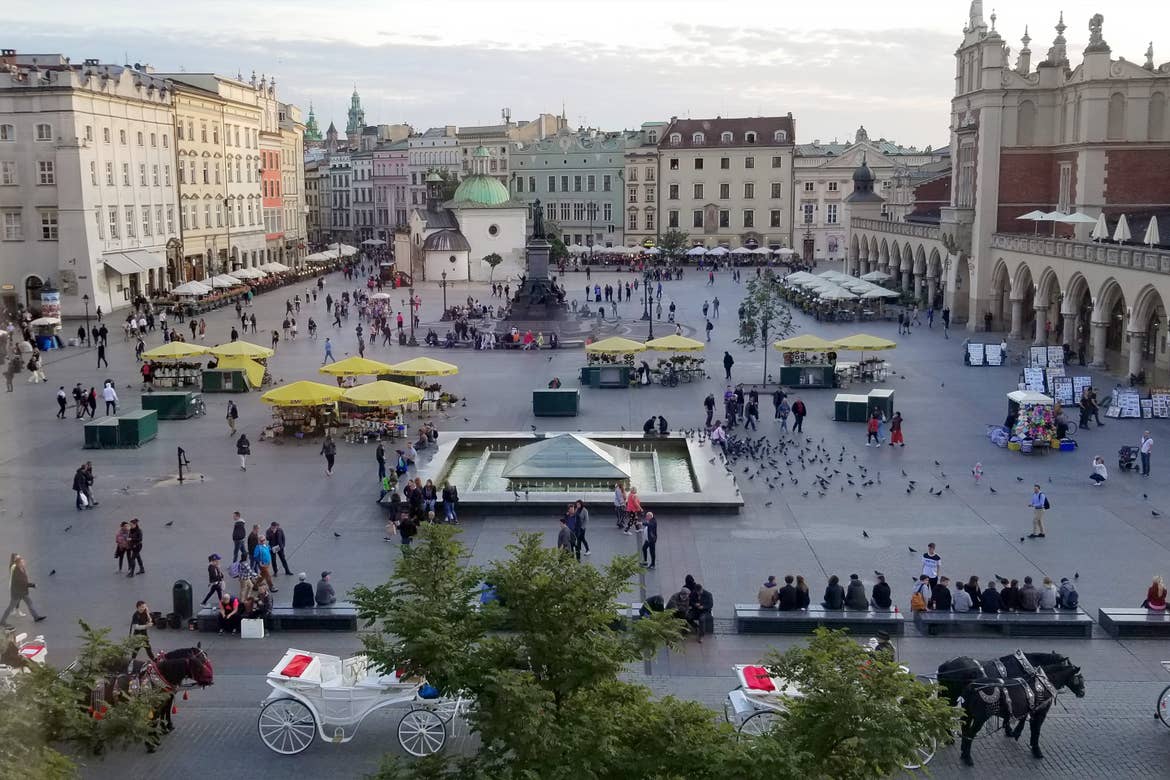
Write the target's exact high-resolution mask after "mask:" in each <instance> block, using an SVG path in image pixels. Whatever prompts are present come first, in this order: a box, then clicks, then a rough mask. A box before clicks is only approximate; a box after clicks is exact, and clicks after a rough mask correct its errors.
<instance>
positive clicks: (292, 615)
mask: <svg viewBox="0 0 1170 780" xmlns="http://www.w3.org/2000/svg"><path fill="white" fill-rule="evenodd" d="M218 618H219V609H218V607H203V608H202V609H200V610H199V616H198V620H199V630H200V631H218V630H219V620H218ZM264 628H265V629H267V630H268V631H357V607H356V606H354V605H353V604H352V603H350V602H348V601H338V602H337V603H335V604H333V605H331V606H328V607H304V608H301V609H293V608H292V607H290V606H282V607H273V608H272V612H271V613H269V615H268V617H266V618H264Z"/></svg>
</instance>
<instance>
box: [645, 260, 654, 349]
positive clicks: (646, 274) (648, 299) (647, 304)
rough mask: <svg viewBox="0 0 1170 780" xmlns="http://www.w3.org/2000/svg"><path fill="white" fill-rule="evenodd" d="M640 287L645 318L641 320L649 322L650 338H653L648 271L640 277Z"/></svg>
mask: <svg viewBox="0 0 1170 780" xmlns="http://www.w3.org/2000/svg"><path fill="white" fill-rule="evenodd" d="M642 287H643V289H644V291H645V294H646V316H645V317H643V319H646V320H649V321H650V338H654V318H653V317H652V316H650V269H649V268H647V269H646V271H645V272H644V273H643V275H642Z"/></svg>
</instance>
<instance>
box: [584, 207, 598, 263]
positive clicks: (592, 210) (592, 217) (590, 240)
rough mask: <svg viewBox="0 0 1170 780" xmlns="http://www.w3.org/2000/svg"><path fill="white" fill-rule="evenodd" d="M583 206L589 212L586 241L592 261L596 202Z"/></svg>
mask: <svg viewBox="0 0 1170 780" xmlns="http://www.w3.org/2000/svg"><path fill="white" fill-rule="evenodd" d="M585 208H586V210H588V212H589V238H588V241H587V242H586V243H588V244H589V260H590V262H592V261H593V220H595V219H597V204H596V203H590V204H589V205H587V206H586V207H585Z"/></svg>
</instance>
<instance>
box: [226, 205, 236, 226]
mask: <svg viewBox="0 0 1170 780" xmlns="http://www.w3.org/2000/svg"><path fill="white" fill-rule="evenodd" d="M227 223H228V227H235V226H236V210H235V209H234V208H232V204H231V202H230V201H229V202H228V205H227Z"/></svg>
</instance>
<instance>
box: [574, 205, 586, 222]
mask: <svg viewBox="0 0 1170 780" xmlns="http://www.w3.org/2000/svg"><path fill="white" fill-rule="evenodd" d="M584 219H585V204H584V203H574V204H573V221H574V222H581V221H582V220H584Z"/></svg>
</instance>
